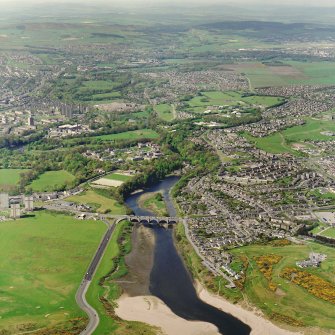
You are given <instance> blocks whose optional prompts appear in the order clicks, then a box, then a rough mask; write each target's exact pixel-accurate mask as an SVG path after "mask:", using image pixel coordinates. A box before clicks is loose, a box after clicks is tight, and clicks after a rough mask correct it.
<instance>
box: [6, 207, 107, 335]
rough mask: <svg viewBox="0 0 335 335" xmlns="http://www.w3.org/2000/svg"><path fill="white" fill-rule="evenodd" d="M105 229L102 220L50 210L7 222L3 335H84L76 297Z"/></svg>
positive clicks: (82, 320) (83, 325)
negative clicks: (28, 333) (22, 334)
mask: <svg viewBox="0 0 335 335" xmlns="http://www.w3.org/2000/svg"><path fill="white" fill-rule="evenodd" d="M105 229H106V227H105V225H104V224H103V223H102V222H101V221H93V220H85V221H78V220H76V219H75V218H73V217H71V216H68V215H63V214H59V213H57V214H56V213H53V212H48V211H37V212H34V214H33V215H29V216H26V217H24V218H22V219H19V220H15V221H12V220H11V221H7V222H2V223H1V225H0V252H1V257H2V261H1V272H2V275H1V276H0V290H1V299H0V314H1V319H0V329H1V330H2V331H3V334H6V335H7V334H18V333H24V332H32V333H34V334H35V333H36V334H38V335H58V334H59V335H60V334H78V333H79V332H80V331H81V330H83V329H84V328H85V324H86V322H87V317H86V314H85V313H84V312H82V311H81V309H80V308H79V307H78V306H77V304H76V301H75V293H76V291H77V289H78V287H79V285H80V282H81V280H82V278H83V276H84V274H85V271H86V269H87V267H88V264H89V262H90V261H91V258H92V255H93V254H94V253H95V250H96V248H97V247H98V245H99V242H100V239H101V237H102V235H103V233H104V231H105ZM32 297H33V298H32ZM37 330H38V331H37ZM0 333H1V331H0Z"/></svg>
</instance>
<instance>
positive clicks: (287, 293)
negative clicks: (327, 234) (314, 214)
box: [232, 243, 335, 329]
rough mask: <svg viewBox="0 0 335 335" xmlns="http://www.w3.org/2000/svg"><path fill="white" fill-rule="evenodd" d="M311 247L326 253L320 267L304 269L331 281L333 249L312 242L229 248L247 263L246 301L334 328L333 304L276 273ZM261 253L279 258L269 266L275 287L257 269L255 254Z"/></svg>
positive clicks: (334, 279)
mask: <svg viewBox="0 0 335 335" xmlns="http://www.w3.org/2000/svg"><path fill="white" fill-rule="evenodd" d="M311 251H314V252H320V253H324V254H326V255H327V260H326V261H324V262H323V263H322V265H321V267H320V268H316V269H314V268H310V269H306V271H308V272H310V273H313V274H315V275H317V276H319V277H321V278H323V279H325V280H327V281H329V282H331V283H333V284H335V277H334V271H335V263H334V261H335V249H333V248H330V247H326V246H323V245H320V244H316V243H308V244H306V245H294V244H292V245H288V246H284V247H275V246H272V245H264V246H263V245H251V246H246V247H242V248H236V249H233V250H232V253H233V254H234V255H235V257H239V256H243V257H247V259H248V262H249V266H248V270H247V276H246V283H245V288H244V293H245V294H246V295H247V297H248V299H249V300H250V302H251V303H252V304H254V305H256V306H257V307H258V308H260V309H261V310H263V311H264V312H265V314H266V315H268V316H270V317H271V316H273V315H275V316H276V317H274V319H278V316H281V317H283V319H285V318H286V317H289V318H292V319H294V320H297V321H298V322H301V323H303V324H304V325H306V326H316V327H322V328H329V329H330V328H331V329H334V328H335V319H334V317H333V313H334V308H335V306H334V305H333V304H331V303H330V302H326V301H324V300H321V299H319V298H316V297H315V296H313V295H311V294H309V293H308V292H307V291H306V290H304V289H303V288H301V287H299V286H297V285H295V284H293V283H291V282H289V281H287V280H285V279H283V278H281V277H280V273H281V271H282V270H283V269H284V268H286V267H295V266H296V265H295V263H296V261H299V260H303V259H307V258H308V255H309V253H310V252H311ZM264 255H278V256H281V257H282V259H281V260H280V261H279V263H278V264H276V265H274V266H273V272H272V275H271V279H272V282H273V283H274V284H275V285H277V287H278V289H277V290H276V291H273V290H270V289H269V287H268V282H267V280H266V279H265V277H264V276H263V275H262V274H261V273H260V271H259V268H258V266H257V264H256V262H255V257H259V256H264Z"/></svg>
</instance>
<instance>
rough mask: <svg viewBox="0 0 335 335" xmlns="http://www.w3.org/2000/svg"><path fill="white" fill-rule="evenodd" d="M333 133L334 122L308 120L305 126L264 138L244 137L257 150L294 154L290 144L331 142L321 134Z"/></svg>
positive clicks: (331, 138)
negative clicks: (254, 145)
mask: <svg viewBox="0 0 335 335" xmlns="http://www.w3.org/2000/svg"><path fill="white" fill-rule="evenodd" d="M325 131H330V132H335V122H331V121H324V120H316V119H308V120H307V121H306V124H304V125H302V126H295V127H291V128H287V129H286V130H283V131H281V132H278V133H275V134H272V135H269V136H266V137H259V138H258V137H252V136H248V135H246V137H247V138H248V139H249V140H250V141H252V142H254V143H255V144H256V146H257V147H258V148H259V149H262V150H265V151H268V152H271V153H284V152H289V153H293V154H296V153H297V151H296V150H294V149H292V147H291V144H293V143H299V142H304V141H331V140H333V139H334V136H327V135H323V134H321V132H325Z"/></svg>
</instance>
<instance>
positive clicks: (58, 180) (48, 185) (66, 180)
mask: <svg viewBox="0 0 335 335" xmlns="http://www.w3.org/2000/svg"><path fill="white" fill-rule="evenodd" d="M74 179H75V177H74V176H73V175H72V174H71V173H69V172H67V171H65V170H59V171H47V172H44V173H43V174H41V175H40V176H39V177H38V178H37V179H35V180H33V182H32V183H31V184H30V185H28V188H31V189H32V190H33V191H34V192H49V191H56V190H61V189H63V188H64V187H65V188H66V187H67V186H68V185H69V184H70V183H72V182H73V181H74Z"/></svg>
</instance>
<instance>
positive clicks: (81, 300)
mask: <svg viewBox="0 0 335 335" xmlns="http://www.w3.org/2000/svg"><path fill="white" fill-rule="evenodd" d="M115 226H116V223H113V224H112V225H111V226H109V225H108V230H107V231H106V233H105V235H104V237H103V238H102V241H101V242H100V245H99V247H98V250H97V251H96V253H95V255H94V257H93V260H92V262H91V264H90V265H89V267H88V269H87V272H86V274H85V277H84V279H83V281H82V283H81V285H80V287H79V289H78V291H77V294H76V301H77V304H78V306H79V307H80V308H81V309H82V310H83V311H84V312H85V313H86V314H87V316H88V318H89V323H88V325H87V326H86V328H85V329H84V330H83V331H82V332H81V333H80V335H91V334H92V333H93V332H94V331H95V329H96V328H97V327H98V325H99V322H100V319H99V315H98V313H97V311H96V310H95V309H94V308H93V307H92V306H91V305H90V304H89V303H88V302H87V301H86V298H85V296H86V292H87V290H88V288H89V286H90V284H91V280H92V278H93V276H94V273H95V271H96V270H97V267H98V265H99V263H100V261H101V259H102V257H103V255H104V252H105V250H106V248H107V246H108V243H109V241H110V238H111V236H112V234H113V232H114V229H115Z"/></svg>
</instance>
